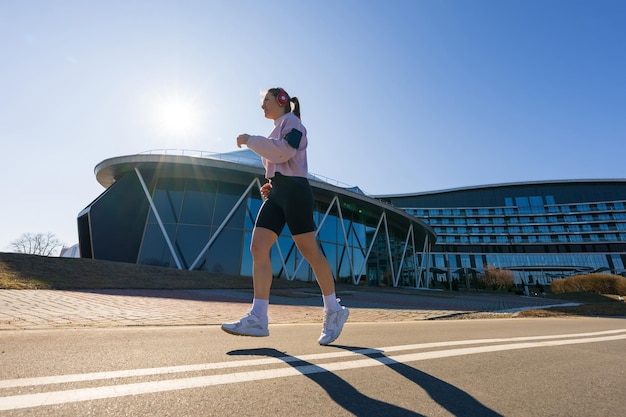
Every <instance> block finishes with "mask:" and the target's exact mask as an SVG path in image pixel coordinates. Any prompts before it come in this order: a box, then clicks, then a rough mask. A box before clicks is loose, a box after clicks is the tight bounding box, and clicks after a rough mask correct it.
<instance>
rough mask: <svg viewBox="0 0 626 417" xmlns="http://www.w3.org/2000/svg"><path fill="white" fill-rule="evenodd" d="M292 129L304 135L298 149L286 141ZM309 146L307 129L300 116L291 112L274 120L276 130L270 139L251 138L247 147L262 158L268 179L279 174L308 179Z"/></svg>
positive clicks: (270, 135)
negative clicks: (307, 149)
mask: <svg viewBox="0 0 626 417" xmlns="http://www.w3.org/2000/svg"><path fill="white" fill-rule="evenodd" d="M292 129H296V130H298V131H300V132H301V133H302V138H301V139H300V143H299V146H298V147H297V149H296V148H294V147H293V146H292V145H290V144H289V143H288V142H287V140H286V139H285V136H286V135H287V134H289V132H291V130H292ZM307 144H308V140H307V136H306V128H305V127H304V125H303V124H302V122H301V121H300V119H298V116H296V115H295V114H293V113H291V112H290V113H285V114H284V115H282V116H281V117H279V118H278V119H276V120H274V129H273V130H272V132H271V133H270V134H269V136H268V137H263V136H250V138H249V139H248V143H247V146H248V148H250V149H252V150H253V151H254V152H255V153H257V154H258V155H259V156H261V161H262V162H263V166H264V167H265V177H266V178H268V179H270V178H273V177H274V175H276V173H277V172H280V173H281V174H283V175H286V176H290V177H304V178H306V177H307V176H308V165H307V159H306V148H307Z"/></svg>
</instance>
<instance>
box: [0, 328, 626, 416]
mask: <svg viewBox="0 0 626 417" xmlns="http://www.w3.org/2000/svg"><path fill="white" fill-rule="evenodd" d="M624 339H626V329H620V330H610V331H604V332H593V333H576V334H569V335H554V336H535V337H513V338H503V339H477V340H461V341H449V342H436V343H424V344H416V345H403V346H390V347H386V348H380V349H361V350H355V351H350V352H333V353H323V354H313V355H303V356H299V357H294V356H285V357H282V358H264V359H253V360H242V361H229V362H219V363H213V364H211V363H208V364H197V365H187V366H174V367H163V368H148V369H136V370H125V371H112V372H96V373H89V374H76V375H59V376H50V377H41V378H23V379H13V380H5V381H0V388H4V389H6V388H11V387H19V386H33V385H49V384H58V383H66V382H81V381H93V380H101V379H110V378H120V377H133V376H145V375H158V374H171V373H180V372H191V371H198V370H211V369H227V368H238V367H244V366H257V365H266V364H276V363H283V364H284V363H286V362H300V361H309V360H316V359H332V358H339V357H346V356H352V357H354V356H355V355H357V356H361V355H369V354H373V353H385V354H384V355H383V356H380V357H376V358H370V357H366V358H363V357H361V358H359V359H355V360H348V361H341V362H331V363H326V364H324V365H314V364H312V365H301V366H293V365H292V366H291V367H285V368H279V369H270V370H259V371H247V372H234V373H229V374H220V375H208V376H198V377H188V378H177V379H169V380H163V381H152V382H142V383H130V384H120V385H109V386H102V387H94V388H80V389H69V390H61V391H52V392H44V393H38V394H24V395H13V396H6V397H0V399H1V400H2V401H0V410H16V409H22V408H29V407H40V406H46V405H54V404H64V403H73V402H79V401H89V400H98V399H105V398H115V397H123V396H129V395H137V394H149V393H158V392H164V391H174V390H182V389H190V388H201V387H207V386H212V385H224V384H233V383H241V382H248V381H256V380H263V379H273V378H282V377H287V376H297V375H308V374H314V373H320V372H334V371H341V370H348V369H360V368H367V367H371V366H383V365H390V364H397V363H403V364H404V363H409V362H417V361H423V360H429V359H438V358H448V357H454V356H463V355H472V354H477V353H489V352H498V351H506V350H517V349H528V348H538V347H550V346H562V345H572V344H582V343H597V342H608V341H615V340H624ZM481 343H482V344H485V343H504V344H495V345H486V346H474V347H464V348H455V349H444V350H435V351H429V352H419V353H408V354H403V355H388V354H386V352H398V351H406V350H416V349H426V348H432V347H446V346H462V345H476V344H481Z"/></svg>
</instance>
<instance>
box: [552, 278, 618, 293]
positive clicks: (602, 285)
mask: <svg viewBox="0 0 626 417" xmlns="http://www.w3.org/2000/svg"><path fill="white" fill-rule="evenodd" d="M550 290H551V291H552V292H553V293H557V294H559V293H566V292H593V293H598V294H617V295H621V294H626V278H624V277H622V276H619V275H613V274H588V275H574V276H571V277H569V278H565V279H557V280H554V281H552V282H551V283H550Z"/></svg>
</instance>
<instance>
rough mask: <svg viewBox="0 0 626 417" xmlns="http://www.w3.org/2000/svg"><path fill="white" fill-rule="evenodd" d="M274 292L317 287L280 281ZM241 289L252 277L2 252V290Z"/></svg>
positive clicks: (249, 283) (0, 269) (275, 284)
mask: <svg viewBox="0 0 626 417" xmlns="http://www.w3.org/2000/svg"><path fill="white" fill-rule="evenodd" d="M272 286H273V287H274V288H301V287H307V286H311V287H313V286H315V287H317V286H316V285H315V284H314V283H305V282H300V281H286V280H276V281H275V282H274V284H272ZM224 288H228V289H237V288H246V289H247V288H252V280H251V279H250V278H249V277H242V276H233V275H225V274H214V273H209V272H206V271H187V270H178V269H174V268H163V267H158V266H149V265H135V264H128V263H122V262H110V261H100V260H94V259H75V258H56V257H50V258H49V257H45V256H36V255H25V254H19V253H1V252H0V289H58V290H61V289H63V290H68V289H224Z"/></svg>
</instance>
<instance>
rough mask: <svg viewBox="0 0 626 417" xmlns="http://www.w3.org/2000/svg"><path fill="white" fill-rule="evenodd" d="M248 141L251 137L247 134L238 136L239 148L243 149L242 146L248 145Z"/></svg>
mask: <svg viewBox="0 0 626 417" xmlns="http://www.w3.org/2000/svg"><path fill="white" fill-rule="evenodd" d="M248 139H250V135H248V134H247V133H244V134H242V135H239V136H237V147H238V148H241V145H247V144H248Z"/></svg>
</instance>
